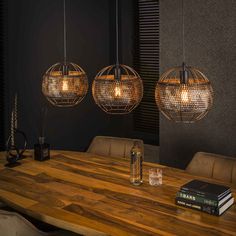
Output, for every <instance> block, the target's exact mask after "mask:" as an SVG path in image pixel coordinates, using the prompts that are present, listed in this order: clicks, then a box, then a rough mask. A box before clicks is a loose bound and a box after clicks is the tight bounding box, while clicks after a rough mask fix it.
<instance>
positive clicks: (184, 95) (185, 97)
mask: <svg viewBox="0 0 236 236" xmlns="http://www.w3.org/2000/svg"><path fill="white" fill-rule="evenodd" d="M180 100H181V102H182V103H184V104H187V103H189V102H190V99H189V92H188V89H187V87H186V85H183V86H182V87H181V89H180Z"/></svg>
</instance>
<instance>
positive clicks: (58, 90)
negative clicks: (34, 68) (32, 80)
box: [42, 63, 88, 107]
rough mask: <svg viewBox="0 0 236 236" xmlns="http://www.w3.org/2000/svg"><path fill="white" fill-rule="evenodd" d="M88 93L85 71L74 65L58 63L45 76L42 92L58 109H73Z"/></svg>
mask: <svg viewBox="0 0 236 236" xmlns="http://www.w3.org/2000/svg"><path fill="white" fill-rule="evenodd" d="M87 91H88V79H87V76H86V74H85V72H84V70H83V69H82V68H81V67H79V66H78V65H76V64H74V63H57V64H55V65H53V66H51V67H50V68H49V69H48V70H47V71H46V73H45V74H44V76H43V82H42V92H43V94H44V96H45V97H46V98H47V100H48V101H49V102H50V103H51V104H53V105H54V106H57V107H72V106H75V105H77V104H78V103H79V102H81V101H82V100H83V98H84V96H85V95H86V93H87Z"/></svg>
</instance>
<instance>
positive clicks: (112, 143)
mask: <svg viewBox="0 0 236 236" xmlns="http://www.w3.org/2000/svg"><path fill="white" fill-rule="evenodd" d="M134 142H138V144H139V146H140V148H141V150H142V153H143V150H144V149H143V141H142V140H140V139H128V138H118V137H109V136H96V137H94V138H93V140H92V142H91V144H90V146H89V148H88V150H87V152H89V153H93V154H97V155H102V156H110V157H121V158H129V157H130V151H131V148H132V147H133V145H134Z"/></svg>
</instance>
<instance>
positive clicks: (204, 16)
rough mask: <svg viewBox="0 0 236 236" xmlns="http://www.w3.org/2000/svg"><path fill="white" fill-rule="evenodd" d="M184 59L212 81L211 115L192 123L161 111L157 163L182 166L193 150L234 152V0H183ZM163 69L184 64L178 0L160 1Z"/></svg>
mask: <svg viewBox="0 0 236 236" xmlns="http://www.w3.org/2000/svg"><path fill="white" fill-rule="evenodd" d="M184 3H185V49H186V63H187V64H188V65H191V66H195V67H197V68H199V69H200V70H201V71H202V72H203V73H204V74H205V75H206V76H207V77H208V78H209V80H210V81H211V82H212V85H213V88H214V92H215V96H214V106H213V109H212V110H211V111H210V112H209V114H208V115H207V116H206V117H205V118H204V119H203V120H201V121H199V122H197V123H195V124H175V123H172V122H170V121H168V120H166V119H165V118H164V117H163V116H162V115H161V123H160V159H161V163H163V164H167V165H170V166H175V167H180V168H185V166H186V165H187V164H188V162H189V161H190V160H191V158H192V156H193V154H194V153H195V152H197V151H206V152H213V153H219V154H223V155H229V156H234V157H235V156H236V79H235V78H236V1H235V0H185V2H184ZM160 36H161V39H160V48H161V52H160V58H161V60H160V67H161V72H164V71H165V70H166V69H168V68H170V67H172V66H176V65H180V64H181V63H182V46H181V45H182V23H181V0H160Z"/></svg>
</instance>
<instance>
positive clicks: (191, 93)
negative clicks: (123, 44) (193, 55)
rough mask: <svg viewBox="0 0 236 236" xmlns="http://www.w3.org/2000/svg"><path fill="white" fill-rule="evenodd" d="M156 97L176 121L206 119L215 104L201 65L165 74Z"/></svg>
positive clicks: (159, 104) (166, 115)
mask: <svg viewBox="0 0 236 236" xmlns="http://www.w3.org/2000/svg"><path fill="white" fill-rule="evenodd" d="M182 24H183V26H182V30H183V32H182V34H183V35H182V37H183V38H182V50H183V61H185V51H184V50H185V49H184V0H182ZM155 99H156V103H157V106H158V107H159V110H160V111H161V113H162V114H163V115H164V116H165V117H166V118H167V119H169V120H172V121H174V122H183V123H193V122H196V121H198V120H200V119H202V118H203V117H204V116H205V115H206V114H207V113H208V111H209V110H210V109H211V107H212V105H213V89H212V86H211V83H210V81H209V80H208V79H207V77H206V76H205V75H204V74H203V73H202V72H201V71H200V70H198V69H196V68H193V67H190V66H186V65H185V63H184V62H183V64H182V66H178V67H174V68H171V69H169V70H168V71H166V72H165V73H163V74H162V76H161V78H160V79H159V81H158V82H157V85H156V89H155Z"/></svg>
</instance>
